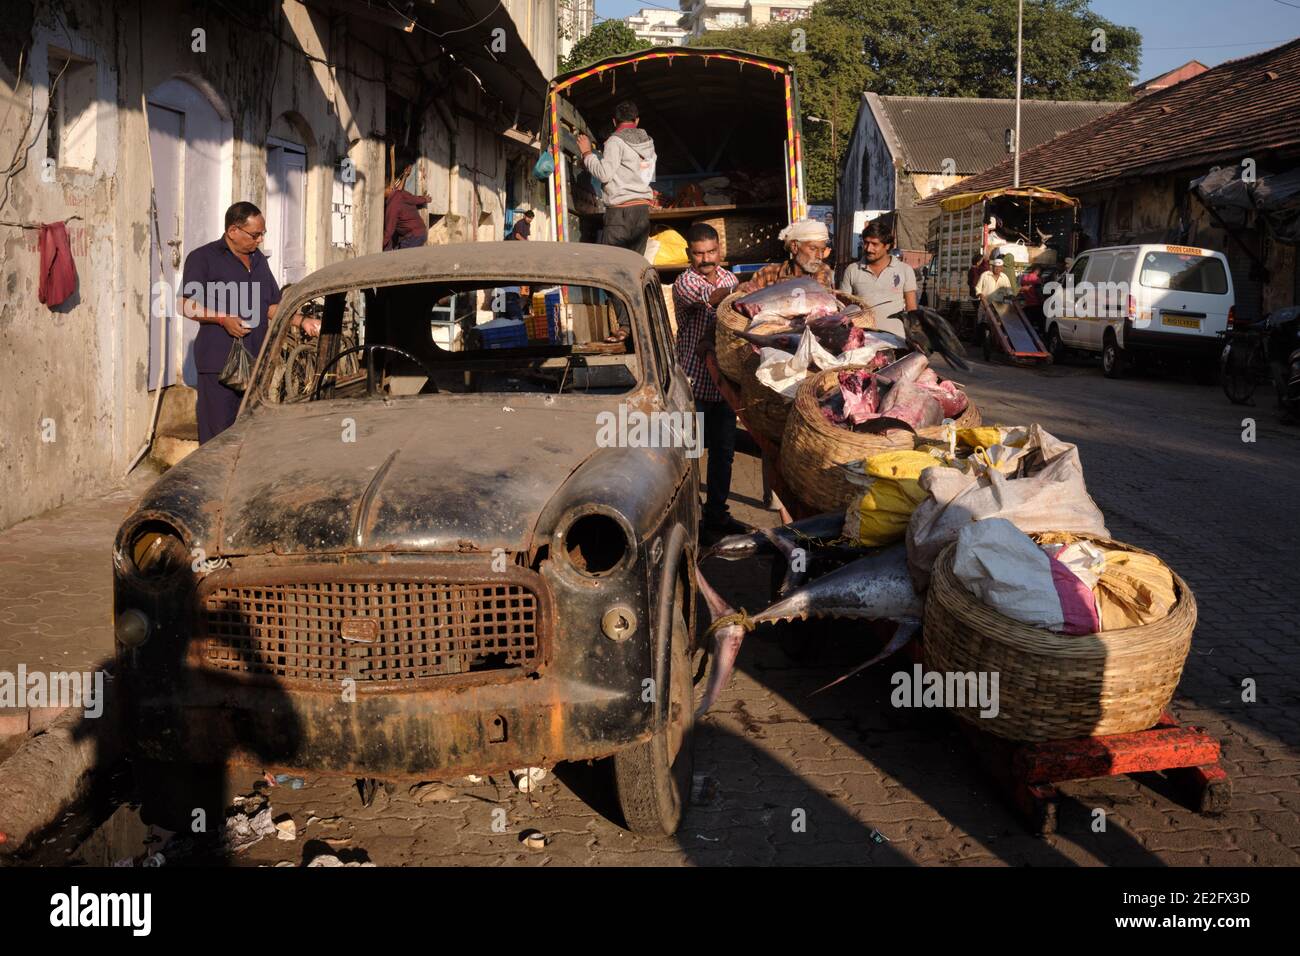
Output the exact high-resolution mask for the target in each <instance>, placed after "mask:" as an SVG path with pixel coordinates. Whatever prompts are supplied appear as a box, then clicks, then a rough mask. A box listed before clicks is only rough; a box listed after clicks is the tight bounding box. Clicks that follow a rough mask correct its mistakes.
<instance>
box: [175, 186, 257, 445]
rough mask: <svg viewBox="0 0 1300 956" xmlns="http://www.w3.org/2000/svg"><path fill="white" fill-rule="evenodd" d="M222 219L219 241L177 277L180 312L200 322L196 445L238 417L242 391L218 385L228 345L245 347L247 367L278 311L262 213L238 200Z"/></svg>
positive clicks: (206, 247)
mask: <svg viewBox="0 0 1300 956" xmlns="http://www.w3.org/2000/svg"><path fill="white" fill-rule="evenodd" d="M225 221H226V231H225V233H223V234H222V236H221V238H220V239H218V240H216V241H215V242H209V243H207V244H205V245H202V246H199V247H198V248H197V249H195V250H194V251H193V252H191V253H190V254H189V255H188V256H186V257H185V272H184V274H183V277H182V279H181V291H182V294H183V296H184V298H182V299H181V313H182V314H183V315H184V316H185V317H186V318H188V319H193V320H194V321H195V322H198V323H200V328H199V334H198V336H197V337H196V338H195V340H194V366H195V370H196V371H197V372H198V378H199V380H198V392H199V394H198V407H197V411H198V418H199V444H203V443H205V442H208V441H211V440H212V439H213V438H216V437H217V436H218V435H220V434H221V433H222V432H223V431H225V430H226V429H227V428H229V427H230V426H231V425H233V424H234V423H235V416H236V415H237V414H238V413H239V403H240V402H241V401H242V400H243V397H244V396H243V393H242V392H237V391H235V390H234V389H232V388H228V387H226V386H225V385H223V384H222V383H221V381H220V377H221V370H222V368H223V367H224V366H225V364H226V359H227V358H228V357H229V355H230V349H231V343H232V342H235V341H239V342H240V344H242V345H243V347H244V348H245V349H247V351H248V356H249V364H250V366H251V365H252V364H253V363H255V362H256V361H257V355H258V353H259V352H261V350H262V343H263V342H264V341H265V340H266V328H267V325H268V324H269V323H270V321H271V320H272V319H273V318H275V313H276V311H277V310H278V309H279V307H280V286H279V285H278V284H277V283H276V281H275V276H274V275H272V274H271V267H270V265H268V263H267V261H266V256H264V255H263V254H262V250H261V249H260V248H259V247H260V246H261V244H262V239H263V238H264V237H265V236H266V220H265V219H264V218H263V217H262V210H260V209H258V208H257V207H256V206H254V205H253V204H252V203H251V202H237V203H235V204H234V205H233V206H231V207H230V208H229V209H227V210H226V220H225ZM245 312H246V313H247V314H244V313H245Z"/></svg>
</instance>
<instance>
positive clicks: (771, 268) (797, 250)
mask: <svg viewBox="0 0 1300 956" xmlns="http://www.w3.org/2000/svg"><path fill="white" fill-rule="evenodd" d="M777 238H778V239H780V240H781V244H782V245H784V246H785V249H786V252H787V253H789V258H788V259H786V261H785V262H772V263H768V264H767V265H765V266H763V268H761V269H759V270H758V271H757V272H755V273H754V275H753V276H752V277H751V278H750V279H749V281H748V282H744V283H741V285H740V289H739V291H741V292H744V293H746V294H748V293H750V292H755V291H757V290H759V289H764V288H766V287H767V286H770V285H772V284H773V283H774V282H781V281H784V280H785V279H800V278H810V279H816V280H817V281H818V282H820V283H821V284H822V285H824V286H825V287H826V288H827V289H831V290H834V288H835V270H834V269H832V268H831V267H830V266H829V265H827V264H826V257H827V256H829V255H830V253H831V237H830V233H829V232H828V231H827V229H826V223H824V222H820V221H818V220H816V219H799V220H796V221H795V222H792V223H790V225H788V226H786V227H785V228H784V229H782V230H781V232H780V234H779V235H778V236H777Z"/></svg>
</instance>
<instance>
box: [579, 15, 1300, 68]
mask: <svg viewBox="0 0 1300 956" xmlns="http://www.w3.org/2000/svg"><path fill="white" fill-rule="evenodd" d="M882 2H913V3H924V2H925V0H882ZM665 6H666V7H668V8H670V9H674V10H675V9H678V7H677V4H675V3H672V2H666V0H659V2H655V3H648V2H646V0H596V16H597V18H600V17H608V18H621V17H625V16H628V15H629V14H632V13H636V11H637V10H639V9H640V8H642V7H665ZM1091 6H1092V9H1093V10H1094V11H1095V12H1096V13H1098V14H1099V15H1101V16H1103V17H1105V18H1106V19H1107V20H1110V21H1112V22H1114V23H1118V24H1121V25H1123V26H1129V27H1136V28H1137V29H1138V31H1139V32H1140V33H1141V34H1142V63H1141V66H1140V68H1139V70H1138V79H1139V80H1149V79H1151V78H1152V77H1155V76H1159V75H1160V74H1161V73H1165V72H1167V71H1169V70H1172V69H1173V68H1174V67H1176V66H1180V65H1182V64H1183V63H1186V62H1187V61H1188V60H1200V61H1201V62H1202V63H1204V64H1205V65H1206V66H1217V65H1218V64H1220V63H1222V62H1224V61H1225V60H1235V59H1237V58H1239V57H1243V56H1249V55H1250V54H1252V53H1258V52H1259V51H1261V50H1267V49H1268V48H1269V47H1273V46H1277V45H1278V44H1280V43H1285V42H1286V41H1287V40H1290V39H1293V38H1295V37H1297V36H1300V0H1226V2H1225V0H1092V4H1091ZM598 22H599V21H598Z"/></svg>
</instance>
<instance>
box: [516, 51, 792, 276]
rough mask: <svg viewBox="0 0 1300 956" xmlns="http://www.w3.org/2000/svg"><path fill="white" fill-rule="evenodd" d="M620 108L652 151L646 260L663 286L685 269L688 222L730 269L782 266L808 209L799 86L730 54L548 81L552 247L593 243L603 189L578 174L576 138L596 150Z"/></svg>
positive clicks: (650, 61) (770, 65) (546, 157)
mask: <svg viewBox="0 0 1300 956" xmlns="http://www.w3.org/2000/svg"><path fill="white" fill-rule="evenodd" d="M623 100H631V101H632V102H634V103H635V104H636V106H637V109H638V111H639V113H640V118H641V128H642V129H644V130H645V131H646V132H647V133H649V134H650V136H651V137H652V138H653V139H654V142H655V150H656V153H657V156H658V161H657V164H656V176H655V179H654V180H653V182H652V183H651V186H652V188H653V190H654V201H653V203H652V207H651V212H650V220H651V230H650V233H651V238H650V244H649V245H648V246H647V250H646V257H647V258H648V259H650V261H651V262H653V263H654V264H655V266H656V267H657V268H658V270H659V272H660V274H661V276H662V278H663V279H664V280H665V281H672V279H673V278H675V277H676V275H677V273H678V272H680V271H681V270H682V269H684V268H686V266H687V264H688V263H687V261H686V255H685V246H684V243H683V242H682V237H683V236H684V234H685V232H686V230H687V229H688V228H689V227H690V226H691V225H692V224H693V223H695V222H707V223H708V224H709V225H711V226H713V227H714V228H715V229H717V231H718V235H719V238H720V240H721V249H722V257H723V264H724V265H726V266H727V267H728V268H732V269H735V268H736V267H738V266H739V267H741V270H740V271H742V272H743V271H746V269H745V267H746V266H748V267H756V266H757V265H760V264H762V263H765V262H770V261H773V260H776V259H779V258H780V257H781V255H782V250H781V247H780V243H779V240H778V239H777V234H778V233H779V232H780V230H781V229H783V228H784V227H785V226H786V225H788V224H789V223H790V222H791V221H792V220H794V219H799V218H802V217H803V216H806V215H807V208H808V207H807V202H806V200H805V198H804V183H803V146H802V142H801V133H800V126H799V90H798V85H797V83H796V81H795V75H794V68H793V67H792V66H791V65H790V64H789V63H786V62H784V61H781V60H776V59H771V58H768V57H763V56H757V55H754V54H751V53H741V52H738V51H735V50H714V49H678V48H674V49H660V48H656V49H649V50H642V51H639V52H637V53H630V54H620V55H616V56H611V57H606V58H605V59H603V60H598V61H596V62H595V63H590V64H588V65H586V66H583V67H580V68H579V69H576V70H571V71H569V72H568V73H563V74H561V75H559V76H557V77H556V78H555V79H554V80H552V81H551V84H550V90H549V95H548V98H547V109H548V113H549V116H548V121H547V123H546V124H545V126H546V133H545V135H546V136H547V153H546V154H543V158H542V163H541V164H539V166H540V167H541V169H542V171H545V168H546V167H548V166H551V165H552V164H553V169H552V170H551V171H550V174H549V175H550V212H551V237H550V238H552V239H554V240H558V241H562V242H564V241H567V242H595V241H598V237H599V230H600V226H601V222H602V217H603V214H604V204H603V201H602V198H601V184H600V183H599V182H597V181H595V180H594V179H593V178H592V176H591V175H590V174H589V173H588V172H587V170H586V169H585V168H584V167H583V165H582V163H581V161H580V159H579V154H578V148H577V142H576V136H577V134H578V133H585V134H586V135H587V136H589V137H590V138H591V140H592V142H593V143H594V144H595V145H596V148H597V149H599V148H600V146H601V144H603V143H604V141H605V140H606V138H607V137H608V136H609V135H610V133H611V132H612V131H613V129H614V120H613V117H614V108H615V107H616V106H617V105H618V104H619V103H620V102H622V101H623Z"/></svg>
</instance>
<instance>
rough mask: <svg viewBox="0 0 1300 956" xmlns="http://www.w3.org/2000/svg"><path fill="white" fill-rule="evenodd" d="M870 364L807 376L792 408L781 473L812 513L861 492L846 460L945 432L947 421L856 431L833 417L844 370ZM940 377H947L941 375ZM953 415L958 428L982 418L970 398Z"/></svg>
mask: <svg viewBox="0 0 1300 956" xmlns="http://www.w3.org/2000/svg"><path fill="white" fill-rule="evenodd" d="M911 354H912V355H917V354H918V353H911ZM909 358H910V356H909ZM865 368H866V367H865V366H851V367H848V368H835V369H827V370H826V371H823V372H817V373H816V374H814V375H810V376H808V378H807V379H805V380H804V383H803V384H802V385H800V386H799V392H798V394H797V395H796V396H795V400H794V404H793V406H792V407H791V409H790V414H789V418H788V419H787V421H786V426H785V433H784V435H783V436H782V440H781V474H782V476H783V477H784V478H785V481H786V484H787V486H788V487H789V488H790V491H791V492H792V493H794V494H795V495H796V496H798V498H799V500H800V501H802V502H803V503H804V504H805V505H806V506H807V507H808V508H809V509H811V510H812V511H813V512H822V511H838V510H841V509H843V508H846V507H847V506H848V504H849V502H850V501H852V500H853V497H854V495H855V494H861V493H862V488H861V487H860V486H858V485H855V484H854V483H853V482H852V481H850V479H849V477H848V474H847V472H845V470H844V469H843V468H842V467H841V466H842V465H847V464H849V463H851V462H856V461H861V460H862V459H864V458H869V457H870V456H872V455H875V454H878V453H880V452H882V451H897V450H904V449H910V448H913V447H914V446H915V443H916V439H917V437H918V436H920V437H922V438H933V439H937V438H939V437H941V436H942V434H943V427H942V425H930V426H923V427H920V428H915V429H912V428H907V427H882V428H880V429H879V430H876V431H855V430H853V429H852V428H848V427H844V426H842V425H835V424H832V423H831V422H830V421H828V420H827V418H826V415H825V414H824V412H823V410H822V406H823V403H824V402H826V401H827V400H828V399H830V398H832V397H833V395H834V393H836V392H838V391H839V390H840V378H839V377H840V374H841V373H853V372H859V371H862V370H864V369H865ZM882 371H883V370H882ZM936 378H938V379H939V381H940V382H942V381H943V379H942V377H940V376H936ZM953 420H954V421H955V422H956V424H957V427H958V428H974V427H975V426H977V425H979V424H980V423H981V419H980V413H979V409H978V408H976V407H975V403H974V402H973V401H970V400H969V399H967V402H966V407H965V409H964V410H963V411H962V412H961V413H960V414H959V415H957V417H956V418H954V419H953Z"/></svg>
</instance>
